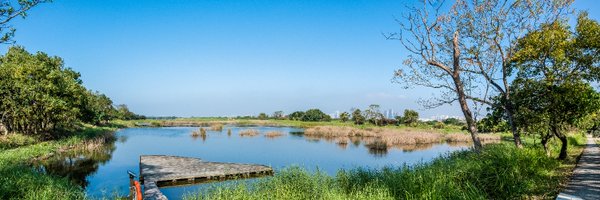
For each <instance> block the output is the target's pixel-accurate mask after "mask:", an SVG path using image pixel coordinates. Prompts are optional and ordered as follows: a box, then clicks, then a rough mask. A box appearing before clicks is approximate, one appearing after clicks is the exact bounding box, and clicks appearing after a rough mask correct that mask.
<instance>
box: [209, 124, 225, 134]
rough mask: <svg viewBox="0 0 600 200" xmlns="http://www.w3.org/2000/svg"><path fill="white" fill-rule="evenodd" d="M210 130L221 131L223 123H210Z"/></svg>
mask: <svg viewBox="0 0 600 200" xmlns="http://www.w3.org/2000/svg"><path fill="white" fill-rule="evenodd" d="M210 130H211V131H219V132H221V131H223V124H220V123H216V124H212V125H210Z"/></svg>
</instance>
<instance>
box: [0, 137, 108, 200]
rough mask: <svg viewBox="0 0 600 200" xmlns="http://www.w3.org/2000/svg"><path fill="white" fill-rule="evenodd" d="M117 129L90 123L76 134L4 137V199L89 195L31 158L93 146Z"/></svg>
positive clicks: (0, 191)
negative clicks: (38, 167) (36, 166)
mask: <svg viewBox="0 0 600 200" xmlns="http://www.w3.org/2000/svg"><path fill="white" fill-rule="evenodd" d="M115 130H116V129H115V128H101V127H91V126H87V127H85V128H84V129H83V130H81V132H79V133H77V134H74V135H73V136H70V137H67V138H63V139H58V140H52V141H40V140H38V139H36V138H32V137H30V136H23V135H10V136H2V137H0V148H2V150H0V199H85V193H84V192H83V189H82V188H81V187H80V186H78V185H76V184H75V183H72V182H71V181H70V180H68V179H67V178H64V177H56V176H51V175H47V174H45V173H42V172H39V171H37V170H35V169H34V168H32V167H31V162H32V161H33V160H34V159H39V158H43V157H46V156H48V155H51V154H53V153H56V152H58V151H66V150H70V149H77V148H90V147H93V146H94V144H93V142H96V141H98V139H99V138H104V137H110V136H111V135H112V132H114V131H115Z"/></svg>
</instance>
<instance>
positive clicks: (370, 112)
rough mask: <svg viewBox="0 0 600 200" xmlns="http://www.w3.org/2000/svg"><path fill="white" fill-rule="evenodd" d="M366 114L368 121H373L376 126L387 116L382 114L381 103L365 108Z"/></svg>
mask: <svg viewBox="0 0 600 200" xmlns="http://www.w3.org/2000/svg"><path fill="white" fill-rule="evenodd" d="M364 116H365V118H366V119H367V121H369V122H371V123H372V124H375V125H376V126H379V125H381V124H382V121H383V120H384V118H385V117H384V116H383V114H381V112H380V111H379V105H377V104H371V105H369V108H367V109H366V110H365V115H364Z"/></svg>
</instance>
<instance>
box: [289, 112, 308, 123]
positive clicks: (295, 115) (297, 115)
mask: <svg viewBox="0 0 600 200" xmlns="http://www.w3.org/2000/svg"><path fill="white" fill-rule="evenodd" d="M302 117H304V112H303V111H296V112H293V113H292V114H290V115H288V118H289V119H290V120H296V121H298V120H302Z"/></svg>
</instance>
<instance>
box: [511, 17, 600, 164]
mask: <svg viewBox="0 0 600 200" xmlns="http://www.w3.org/2000/svg"><path fill="white" fill-rule="evenodd" d="M599 61H600V25H599V24H598V23H597V22H596V21H593V20H590V19H589V18H588V17H587V14H586V13H582V14H580V15H579V17H578V19H577V27H576V28H575V32H571V31H570V30H569V27H568V26H567V25H566V22H564V21H562V20H557V21H556V22H553V23H550V24H544V25H542V28H541V29H540V30H536V31H532V32H530V33H528V34H527V35H526V36H525V37H523V38H522V39H520V40H519V41H518V45H517V51H516V53H515V55H514V59H513V60H512V62H513V64H514V66H515V67H516V68H517V69H518V70H519V72H518V74H517V75H518V76H517V79H516V80H515V81H513V84H512V86H511V88H513V89H512V90H513V91H514V92H515V93H516V94H515V95H514V98H516V99H514V100H512V102H513V103H514V104H513V105H516V106H520V107H519V108H517V109H518V110H519V111H520V112H522V113H520V115H521V116H520V121H521V122H522V123H524V124H523V125H521V126H522V127H525V128H529V129H531V128H530V127H544V128H545V130H547V133H549V134H545V135H543V137H542V140H543V141H542V143H543V145H544V146H545V144H544V143H545V142H546V141H547V138H550V137H552V136H555V137H557V138H559V140H560V141H561V144H562V145H561V151H560V154H559V159H564V158H566V156H567V148H568V140H567V136H566V135H565V133H564V132H565V131H566V129H567V128H568V127H570V126H574V125H576V123H577V122H578V121H580V120H582V119H584V118H585V117H587V116H588V115H589V114H592V113H593V112H595V111H596V110H598V94H597V93H596V92H595V91H594V90H593V88H592V87H591V86H590V85H589V83H587V82H585V80H598V73H597V72H598V67H599V66H598V63H599ZM542 134H543V133H542Z"/></svg>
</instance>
